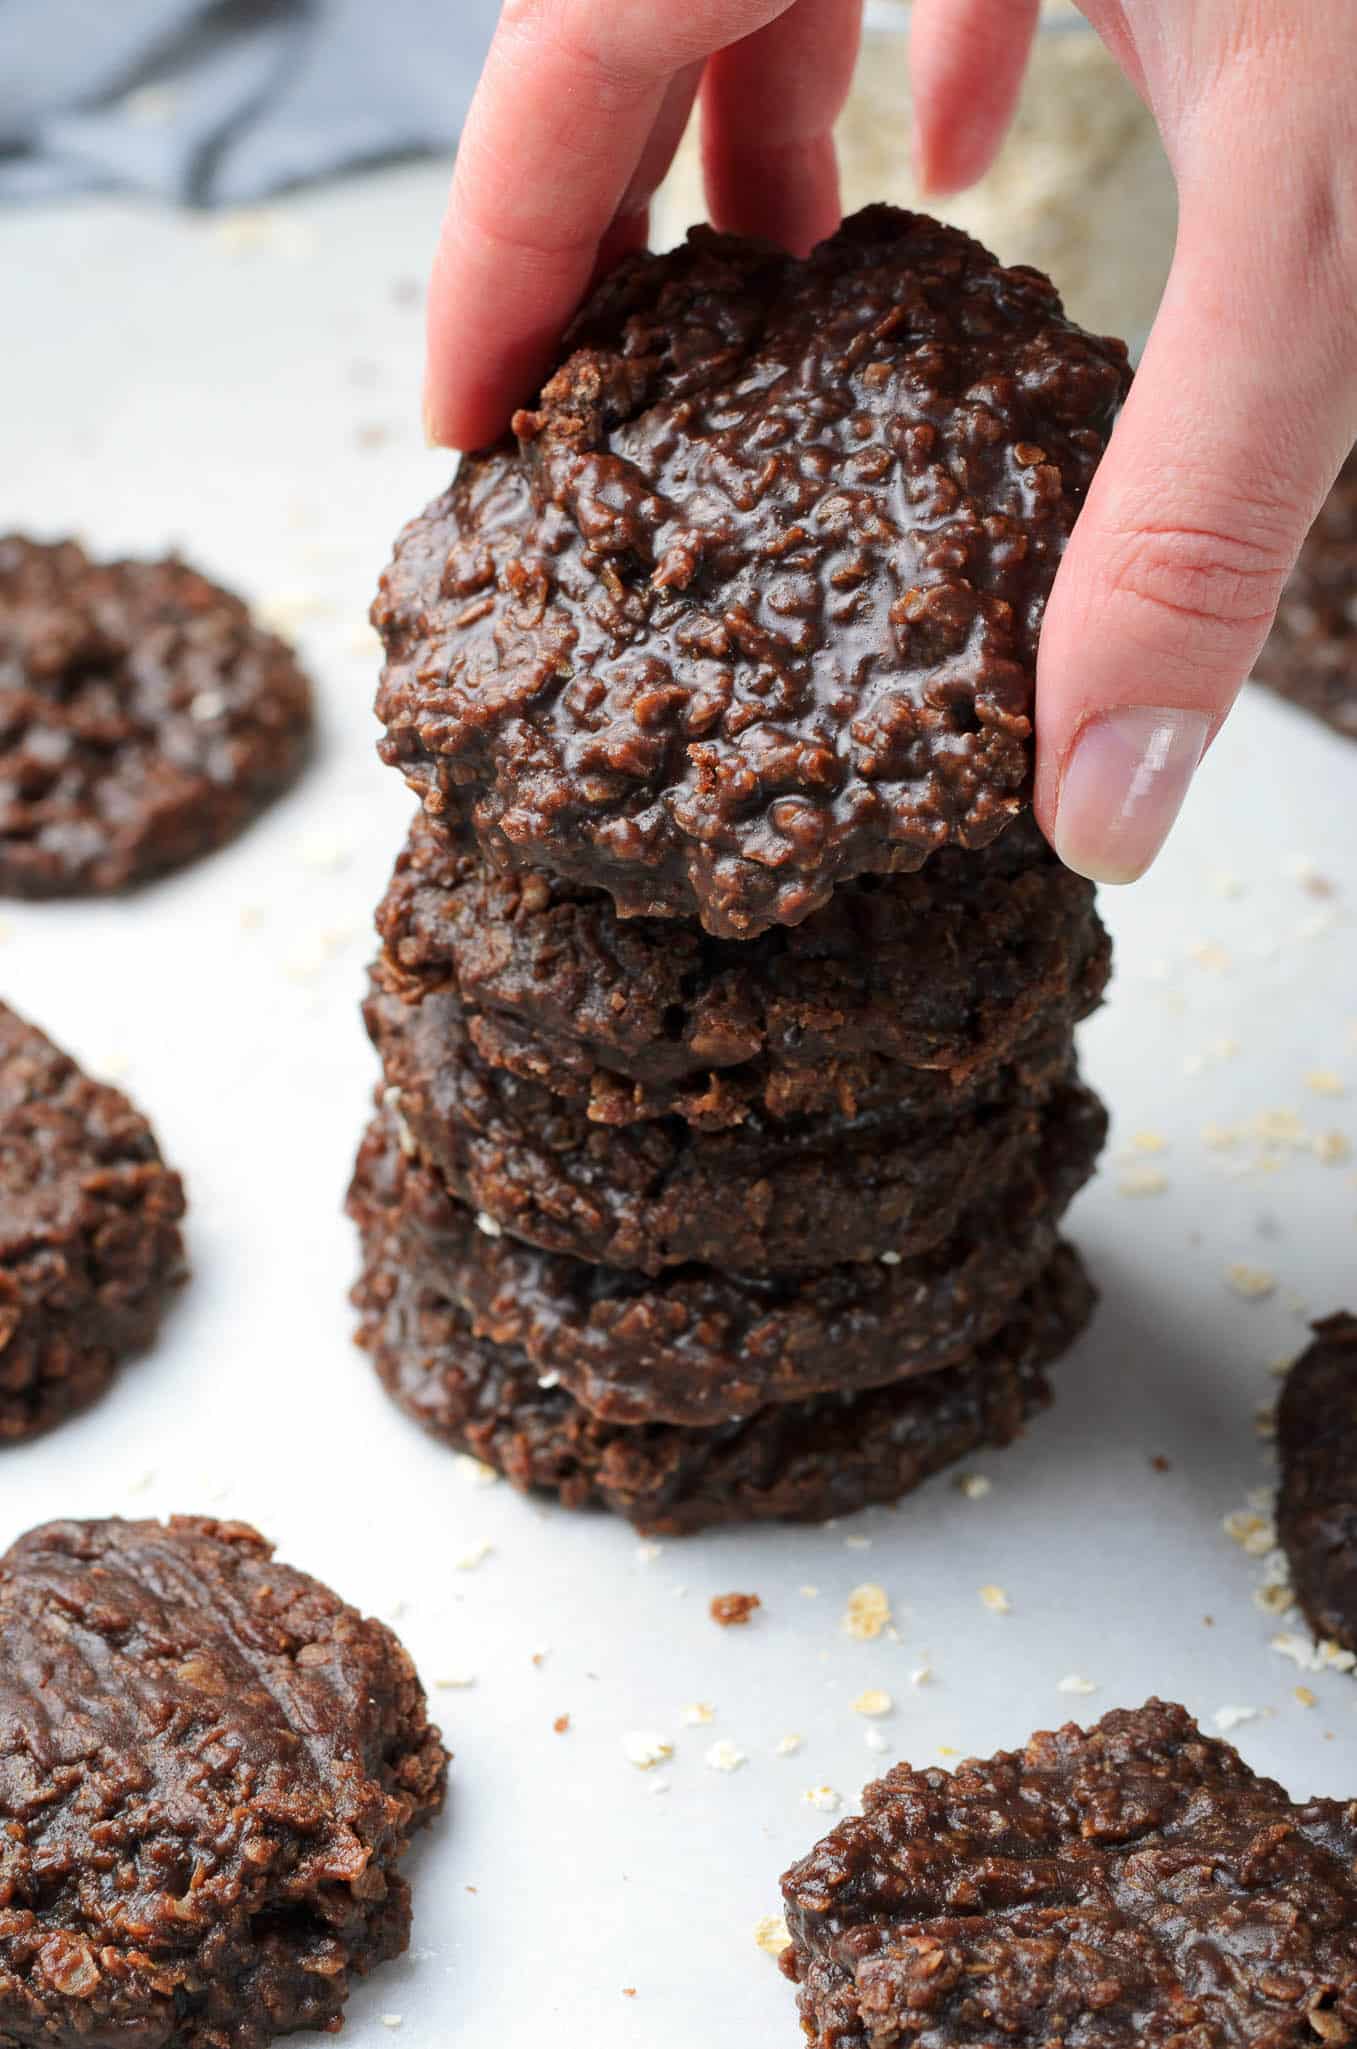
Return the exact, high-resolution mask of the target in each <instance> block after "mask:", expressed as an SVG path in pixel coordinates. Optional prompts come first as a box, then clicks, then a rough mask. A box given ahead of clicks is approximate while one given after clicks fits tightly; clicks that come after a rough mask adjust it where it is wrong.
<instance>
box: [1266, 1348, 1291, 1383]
mask: <svg viewBox="0 0 1357 2049" xmlns="http://www.w3.org/2000/svg"><path fill="white" fill-rule="evenodd" d="M1295 1363H1296V1354H1295V1353H1294V1352H1279V1353H1278V1354H1277V1356H1276V1358H1275V1359H1269V1360H1268V1362H1267V1370H1268V1372H1269V1373H1270V1374H1271V1375H1272V1376H1273V1378H1274V1379H1275V1380H1285V1379H1286V1376H1287V1374H1288V1373H1289V1372H1290V1371H1291V1368H1292V1367H1293V1366H1294V1365H1295Z"/></svg>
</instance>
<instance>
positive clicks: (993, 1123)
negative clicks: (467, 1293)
mask: <svg viewBox="0 0 1357 2049" xmlns="http://www.w3.org/2000/svg"><path fill="white" fill-rule="evenodd" d="M365 1014H366V1017H367V1023H368V1029H369V1031H370V1032H371V1034H372V1039H373V1043H374V1045H375V1046H376V1047H377V1050H378V1052H379V1054H380V1056H381V1061H382V1072H383V1074H384V1076H385V1078H386V1083H387V1088H388V1095H387V1100H388V1102H389V1103H391V1105H392V1107H393V1108H396V1107H398V1109H399V1115H400V1116H401V1118H402V1119H403V1121H404V1123H405V1126H406V1128H407V1130H408V1131H409V1132H410V1134H411V1135H412V1137H413V1138H414V1141H415V1144H416V1145H417V1147H418V1148H419V1150H420V1152H421V1153H422V1154H423V1155H424V1157H425V1158H426V1159H428V1160H429V1161H430V1162H431V1163H432V1165H434V1166H435V1167H437V1169H438V1170H439V1172H440V1173H441V1174H442V1175H443V1177H444V1179H445V1180H446V1181H447V1183H448V1186H449V1187H450V1188H451V1190H452V1192H453V1194H454V1195H456V1196H457V1197H459V1199H460V1200H461V1201H463V1202H466V1203H469V1204H470V1205H471V1207H472V1208H473V1209H476V1210H481V1211H483V1212H484V1213H485V1214H486V1215H488V1216H490V1217H492V1218H493V1219H494V1220H495V1222H496V1223H498V1224H501V1225H502V1226H503V1227H504V1229H505V1230H506V1231H512V1232H513V1233H514V1235H515V1236H516V1237H519V1238H525V1239H527V1240H528V1241H529V1243H531V1244H533V1245H540V1246H542V1247H544V1248H545V1249H546V1250H547V1251H551V1252H564V1253H568V1254H570V1255H571V1256H572V1257H573V1258H576V1259H587V1260H592V1261H593V1262H594V1263H595V1264H602V1265H608V1266H622V1267H630V1268H632V1269H633V1270H634V1271H636V1272H638V1273H652V1274H653V1273H660V1272H662V1271H663V1270H664V1268H666V1267H670V1266H679V1265H683V1264H685V1263H688V1262H691V1261H694V1260H698V1261H707V1262H710V1263H713V1264H715V1265H717V1266H721V1267H725V1268H728V1269H730V1270H733V1271H734V1272H737V1273H745V1274H765V1273H777V1272H786V1271H788V1270H791V1269H804V1268H805V1267H806V1266H807V1265H814V1266H829V1265H832V1264H835V1263H837V1262H840V1261H843V1260H858V1259H879V1258H880V1256H881V1254H882V1253H883V1252H892V1251H894V1252H899V1253H901V1254H902V1255H904V1256H905V1257H912V1256H913V1255H914V1254H916V1253H920V1252H926V1251H928V1250H929V1249H930V1248H931V1247H932V1246H934V1245H937V1244H939V1243H940V1242H941V1241H942V1240H943V1239H944V1238H946V1237H947V1236H948V1235H949V1234H950V1233H951V1232H952V1231H953V1230H954V1229H955V1228H956V1226H957V1224H958V1223H959V1221H960V1219H961V1217H962V1215H963V1213H964V1212H965V1211H966V1210H968V1209H969V1208H971V1207H973V1205H974V1204H975V1203H976V1202H977V1201H978V1200H979V1198H980V1196H981V1194H982V1193H984V1192H986V1191H988V1190H992V1189H994V1188H996V1187H1000V1188H1002V1187H1004V1186H1006V1185H1007V1184H1008V1183H1009V1182H1010V1181H1012V1179H1013V1178H1014V1176H1015V1175H1016V1174H1017V1172H1018V1171H1019V1169H1020V1168H1021V1167H1022V1166H1023V1164H1024V1163H1025V1162H1027V1161H1030V1160H1032V1159H1034V1158H1035V1157H1036V1155H1037V1154H1038V1153H1039V1151H1040V1149H1041V1147H1042V1144H1043V1142H1044V1137H1045V1132H1046V1126H1047V1123H1048V1121H1049V1118H1050V1116H1051V1115H1052V1114H1058V1112H1053V1111H1052V1108H1051V1105H1052V1098H1053V1094H1054V1093H1055V1092H1057V1091H1059V1090H1060V1089H1061V1087H1062V1084H1063V1085H1065V1087H1068V1084H1069V1081H1070V1075H1071V1070H1072V1068H1073V1064H1074V1063H1073V1052H1072V1049H1071V1046H1070V1042H1069V1039H1068V1036H1067V1037H1066V1039H1065V1042H1064V1046H1063V1048H1061V1047H1057V1049H1056V1053H1057V1058H1056V1059H1055V1060H1054V1061H1053V1062H1052V1063H1051V1071H1050V1074H1049V1078H1048V1081H1047V1084H1046V1087H1045V1089H1044V1091H1042V1092H1040V1093H1038V1092H1036V1091H1028V1092H1018V1091H1013V1092H1012V1093H1011V1095H1010V1096H1009V1097H1004V1096H1000V1097H999V1098H998V1099H997V1100H989V1101H982V1102H980V1103H978V1104H976V1105H974V1106H973V1107H971V1108H969V1109H966V1110H964V1111H954V1112H953V1113H952V1114H951V1115H946V1114H944V1115H938V1114H936V1108H937V1106H936V1103H934V1105H932V1106H931V1107H932V1109H933V1111H934V1114H932V1115H924V1114H921V1113H920V1112H919V1111H918V1110H917V1109H916V1108H913V1107H912V1106H910V1105H909V1104H906V1105H905V1107H904V1108H903V1109H902V1108H901V1106H900V1104H899V1100H898V1096H897V1092H896V1090H895V1088H894V1086H893V1080H894V1076H893V1073H892V1071H891V1070H890V1069H889V1068H887V1069H885V1070H883V1071H882V1073H881V1074H880V1076H879V1078H878V1081H877V1085H876V1088H875V1090H874V1091H873V1092H871V1093H868V1094H867V1095H866V1096H864V1097H863V1098H861V1099H859V1100H858V1101H857V1102H856V1103H855V1105H854V1109H853V1113H852V1114H851V1115H849V1116H844V1115H842V1114H840V1113H837V1112H836V1113H833V1114H829V1115H826V1114H820V1115H818V1116H813V1117H799V1118H792V1119H789V1120H787V1121H785V1122H778V1121H776V1120H775V1119H772V1118H770V1117H767V1116H764V1115H761V1114H759V1113H757V1112H751V1113H750V1115H749V1116H748V1117H747V1118H746V1120H745V1122H744V1123H743V1124H740V1125H738V1126H736V1127H735V1128H734V1129H731V1130H726V1131H715V1132H702V1131H694V1130H693V1128H692V1126H691V1125H689V1124H687V1123H685V1122H684V1121H683V1119H682V1118H679V1117H667V1118H657V1119H652V1120H651V1121H649V1122H646V1123H632V1124H625V1125H621V1126H609V1125H602V1124H597V1123H593V1122H591V1121H590V1118H589V1116H588V1113H587V1110H586V1108H585V1107H584V1106H583V1105H580V1104H576V1103H572V1102H569V1101H566V1100H564V1099H562V1098H561V1097H560V1096H558V1095H556V1094H554V1093H553V1092H552V1091H551V1090H550V1089H548V1088H544V1087H543V1086H542V1085H541V1084H540V1083H538V1082H535V1081H525V1080H523V1079H522V1078H521V1077H520V1076H519V1075H517V1074H514V1073H510V1072H508V1071H506V1070H505V1069H504V1068H502V1067H494V1066H492V1065H491V1064H490V1063H489V1062H488V1061H486V1060H484V1059H482V1058H481V1056H480V1054H479V1053H478V1052H477V1050H476V1047H475V1046H474V1045H473V1043H472V1041H471V1037H470V1035H469V1033H468V1030H467V1022H468V1021H467V1017H466V1014H465V1012H464V1011H463V1009H462V1005H461V1002H460V999H459V998H458V997H456V996H455V995H452V994H451V993H450V992H446V991H439V992H435V993H433V994H430V995H427V996H426V997H425V998H424V1000H423V1002H422V1003H418V1004H408V1003H403V1002H402V1001H401V1000H400V998H399V997H395V996H391V995H389V994H388V993H387V992H386V991H385V990H383V989H382V988H381V987H380V985H375V986H374V987H373V989H372V992H371V994H370V995H369V998H368V1002H367V1006H366V1012H365ZM1062 1050H1063V1053H1064V1059H1063V1062H1062V1061H1061V1060H1060V1059H1059V1054H1060V1052H1061V1051H1062ZM1055 1099H1056V1101H1057V1102H1059V1103H1061V1104H1062V1105H1063V1097H1062V1096H1059V1095H1056V1098H1055Z"/></svg>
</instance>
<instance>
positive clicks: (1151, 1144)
mask: <svg viewBox="0 0 1357 2049" xmlns="http://www.w3.org/2000/svg"><path fill="white" fill-rule="evenodd" d="M1168 1149H1169V1142H1168V1140H1167V1139H1166V1138H1165V1136H1164V1134H1163V1132H1162V1131H1133V1132H1132V1133H1131V1151H1132V1152H1133V1153H1166V1152H1167V1151H1168Z"/></svg>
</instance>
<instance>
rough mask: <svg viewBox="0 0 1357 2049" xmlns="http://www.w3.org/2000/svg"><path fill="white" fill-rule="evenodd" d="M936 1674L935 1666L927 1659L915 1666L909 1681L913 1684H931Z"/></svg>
mask: <svg viewBox="0 0 1357 2049" xmlns="http://www.w3.org/2000/svg"><path fill="white" fill-rule="evenodd" d="M935 1676H936V1675H935V1673H934V1671H933V1667H932V1666H931V1665H930V1664H928V1663H927V1662H926V1661H925V1663H924V1664H922V1665H916V1666H915V1667H914V1670H913V1671H912V1672H911V1673H910V1675H909V1683H910V1685H911V1686H931V1685H932V1683H933V1680H934V1678H935Z"/></svg>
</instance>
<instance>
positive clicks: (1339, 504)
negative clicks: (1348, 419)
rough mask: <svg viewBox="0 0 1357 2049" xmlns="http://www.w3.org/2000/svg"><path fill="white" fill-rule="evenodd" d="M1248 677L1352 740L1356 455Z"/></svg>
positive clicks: (1356, 733)
mask: <svg viewBox="0 0 1357 2049" xmlns="http://www.w3.org/2000/svg"><path fill="white" fill-rule="evenodd" d="M1253 673H1254V679H1255V681H1257V682H1259V683H1265V684H1266V685H1267V687H1268V689H1269V690H1275V691H1276V692H1277V694H1278V695H1279V696H1280V697H1289V698H1290V700H1291V702H1292V703H1293V704H1298V705H1300V706H1301V707H1302V709H1303V710H1305V711H1309V712H1313V713H1314V714H1315V716H1316V717H1317V718H1321V719H1326V720H1327V721H1328V723H1329V724H1330V725H1331V726H1334V727H1335V728H1336V729H1337V730H1338V731H1339V732H1340V733H1346V734H1347V736H1348V738H1349V739H1350V740H1357V450H1354V452H1353V453H1352V454H1351V455H1350V456H1349V457H1348V459H1347V461H1346V462H1345V463H1344V465H1343V468H1342V471H1341V472H1340V474H1339V478H1338V482H1337V483H1336V484H1335V485H1334V487H1333V490H1332V491H1331V492H1330V493H1329V496H1328V498H1327V499H1326V501H1325V503H1324V505H1323V507H1322V508H1321V510H1320V514H1319V518H1318V519H1317V520H1316V521H1315V523H1314V526H1313V527H1312V528H1311V530H1310V534H1309V537H1308V539H1307V540H1306V543H1305V546H1304V547H1303V548H1302V549H1301V551H1300V560H1299V562H1297V564H1296V567H1295V569H1294V570H1293V571H1292V574H1291V578H1290V581H1289V582H1288V584H1287V586H1286V589H1285V591H1284V592H1283V594H1282V602H1281V605H1280V607H1279V609H1278V612H1277V623H1276V625H1275V626H1274V627H1273V629H1272V632H1271V635H1270V636H1269V639H1268V643H1267V646H1266V647H1265V648H1264V649H1263V652H1262V654H1261V655H1260V656H1259V657H1258V662H1257V665H1256V667H1255V669H1254V672H1253Z"/></svg>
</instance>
